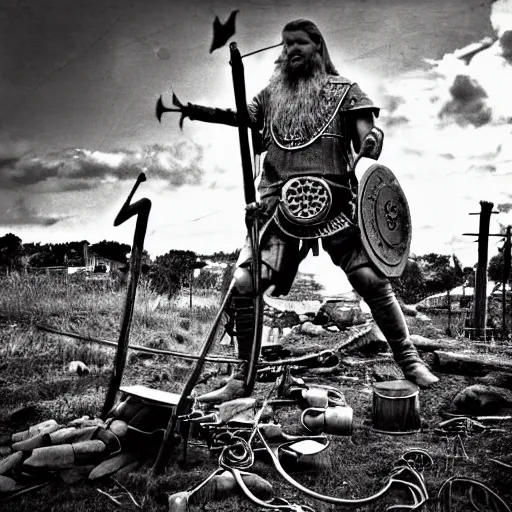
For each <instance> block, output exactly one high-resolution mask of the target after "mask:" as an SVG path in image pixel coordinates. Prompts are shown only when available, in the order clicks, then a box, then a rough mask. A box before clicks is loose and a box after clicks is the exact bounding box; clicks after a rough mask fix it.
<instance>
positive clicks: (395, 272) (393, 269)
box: [357, 164, 412, 277]
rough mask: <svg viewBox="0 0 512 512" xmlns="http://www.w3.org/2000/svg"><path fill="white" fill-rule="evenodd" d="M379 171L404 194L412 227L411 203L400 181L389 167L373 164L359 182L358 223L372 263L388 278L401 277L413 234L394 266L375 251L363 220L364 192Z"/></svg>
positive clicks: (408, 220) (409, 222)
mask: <svg viewBox="0 0 512 512" xmlns="http://www.w3.org/2000/svg"><path fill="white" fill-rule="evenodd" d="M377 169H382V170H383V171H384V172H385V173H386V174H388V175H389V176H390V177H391V178H392V179H393V182H394V184H395V186H396V187H397V188H398V189H399V190H400V191H401V192H402V198H403V200H404V203H405V207H406V208H405V209H406V213H407V223H408V225H409V227H410V228H411V226H412V220H411V211H410V208H409V203H408V201H407V197H406V196H405V194H404V191H403V189H402V187H401V185H400V182H399V181H398V179H397V178H396V176H395V175H394V173H393V172H392V171H391V169H389V168H388V167H386V166H385V165H382V164H373V165H371V166H370V167H369V168H368V169H367V170H366V172H365V173H364V175H363V177H362V178H361V181H360V182H359V193H358V197H357V209H358V222H359V227H360V231H361V242H362V244H363V247H364V248H365V250H366V252H367V254H368V256H369V257H370V260H371V262H372V263H373V264H374V265H375V266H376V267H377V268H378V269H379V270H380V271H381V272H382V273H383V274H384V275H385V276H386V277H400V276H401V275H402V273H403V271H404V269H405V266H406V265H407V260H408V258H409V253H410V248H411V241H412V233H411V232H410V233H409V236H408V239H407V244H406V248H405V251H404V255H403V257H402V259H401V260H400V262H399V263H397V264H396V265H392V264H390V263H388V262H386V261H384V260H383V259H382V258H381V257H380V256H379V254H378V253H377V252H376V251H375V249H374V247H373V245H372V244H371V243H370V241H369V240H368V238H367V234H366V229H365V228H364V222H365V220H366V219H365V218H363V216H364V214H363V208H362V201H363V196H364V194H363V193H362V192H364V190H365V187H366V185H367V183H368V181H369V179H370V178H371V176H372V174H373V173H374V172H375V171H376V170H377ZM411 231H412V230H411Z"/></svg>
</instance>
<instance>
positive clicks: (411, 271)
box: [392, 260, 426, 304]
mask: <svg viewBox="0 0 512 512" xmlns="http://www.w3.org/2000/svg"><path fill="white" fill-rule="evenodd" d="M392 284H393V288H394V290H395V292H396V293H397V295H398V296H399V297H400V298H401V299H402V300H403V301H404V302H405V303H406V304H416V303H417V302H419V301H421V300H422V299H424V298H425V296H426V294H425V277H424V276H423V272H422V270H421V267H420V265H419V264H418V262H417V261H415V260H408V261H407V264H406V266H405V269H404V272H403V274H402V275H401V276H400V277H398V278H395V279H392Z"/></svg>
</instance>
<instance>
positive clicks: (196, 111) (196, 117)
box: [181, 93, 263, 129]
mask: <svg viewBox="0 0 512 512" xmlns="http://www.w3.org/2000/svg"><path fill="white" fill-rule="evenodd" d="M247 110H248V112H249V123H250V127H251V128H258V129H260V127H261V126H262V125H263V106H262V100H261V93H260V94H258V95H257V96H256V97H255V98H254V99H253V100H252V102H251V103H249V105H247ZM181 115H182V119H183V118H185V117H188V118H189V119H190V120H191V121H203V122H206V123H216V124H225V125H228V126H238V120H237V116H236V112H235V111H234V110H231V109H222V108H213V107H204V106H202V105H195V104H193V103H188V104H187V105H182V106H181Z"/></svg>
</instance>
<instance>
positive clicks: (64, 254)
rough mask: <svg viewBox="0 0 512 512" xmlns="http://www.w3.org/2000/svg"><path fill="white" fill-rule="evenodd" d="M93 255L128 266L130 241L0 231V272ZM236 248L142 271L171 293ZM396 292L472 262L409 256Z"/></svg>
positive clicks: (427, 285) (463, 279) (470, 271)
mask: <svg viewBox="0 0 512 512" xmlns="http://www.w3.org/2000/svg"><path fill="white" fill-rule="evenodd" d="M85 244H87V245H88V246H89V250H90V251H93V252H95V253H96V254H98V255H99V256H102V257H105V258H108V259H112V260H115V261H119V262H121V263H124V264H125V270H126V271H127V270H128V268H129V258H128V255H129V253H130V250H131V247H130V246H129V245H128V244H122V243H119V242H116V241H108V240H102V241H101V242H98V243H95V244H92V245H89V243H88V241H87V240H81V241H76V242H66V243H45V244H43V243H39V242H37V243H32V242H30V243H23V242H22V240H21V239H20V238H19V237H18V236H16V235H15V234H13V233H8V234H6V235H4V236H2V237H0V273H3V274H5V273H9V272H13V271H22V270H23V269H26V268H28V267H33V268H41V267H49V266H74V267H80V266H85V260H84V245H85ZM238 253H239V251H232V252H223V251H219V252H215V253H213V254H210V255H206V254H198V253H196V252H194V251H189V250H188V251H187V250H176V249H172V250H170V251H168V252H167V253H165V254H163V255H161V256H157V257H156V258H155V259H154V260H152V259H151V258H150V256H149V254H148V253H147V252H146V251H144V255H143V269H142V271H143V274H144V275H146V276H147V277H148V279H149V280H150V281H151V284H152V287H153V288H154V289H155V291H157V292H158V293H162V294H165V295H168V296H173V295H175V294H176V293H178V292H179V291H180V290H181V289H182V288H183V287H188V286H190V285H191V278H192V276H193V271H194V269H195V268H198V267H200V266H202V264H201V263H200V262H203V261H205V260H209V261H213V262H223V263H228V264H233V263H235V262H236V259H237V257H238ZM504 260H505V259H504V255H503V251H501V252H500V253H498V254H497V255H496V256H494V257H492V258H491V259H490V261H489V266H488V277H489V279H490V280H491V281H496V282H501V280H502V278H503V271H504V270H505V271H506V272H507V280H508V281H510V279H511V271H510V268H508V269H506V268H505V266H506V262H505V261H504ZM218 279H219V276H218V272H217V273H216V272H213V271H211V270H210V271H209V270H208V269H205V270H203V271H201V273H200V275H199V277H198V278H197V279H194V283H193V284H194V286H197V287H204V288H209V287H214V286H218ZM392 284H393V287H394V289H395V291H396V292H397V294H398V295H399V297H400V298H401V299H402V300H403V301H404V302H405V303H407V304H416V303H418V302H419V301H421V300H423V299H424V298H426V297H428V296H430V295H434V294H436V293H442V292H447V291H448V290H451V289H453V288H455V287H457V286H460V285H463V284H464V285H466V286H474V267H463V266H462V265H461V262H460V260H459V259H458V258H457V256H455V255H452V256H449V255H444V254H437V253H429V254H425V255H422V256H418V257H416V258H414V259H411V260H409V262H408V264H407V266H406V268H405V270H404V273H403V274H402V276H401V277H399V278H395V279H393V280H392Z"/></svg>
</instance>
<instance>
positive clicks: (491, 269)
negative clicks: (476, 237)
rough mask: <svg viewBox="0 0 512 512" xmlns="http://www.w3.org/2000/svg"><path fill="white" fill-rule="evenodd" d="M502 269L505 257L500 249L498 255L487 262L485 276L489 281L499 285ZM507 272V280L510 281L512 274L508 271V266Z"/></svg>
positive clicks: (501, 278)
mask: <svg viewBox="0 0 512 512" xmlns="http://www.w3.org/2000/svg"><path fill="white" fill-rule="evenodd" d="M504 267H505V257H504V254H503V248H501V249H499V252H498V254H496V256H493V257H492V258H491V259H490V260H489V265H488V267H487V276H488V277H489V280H491V281H496V282H498V283H501V282H502V280H503V270H504ZM507 270H508V272H507V280H508V281H510V279H511V278H512V272H511V270H510V265H508V269H507Z"/></svg>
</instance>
